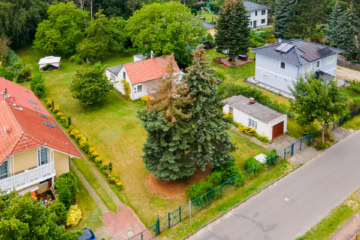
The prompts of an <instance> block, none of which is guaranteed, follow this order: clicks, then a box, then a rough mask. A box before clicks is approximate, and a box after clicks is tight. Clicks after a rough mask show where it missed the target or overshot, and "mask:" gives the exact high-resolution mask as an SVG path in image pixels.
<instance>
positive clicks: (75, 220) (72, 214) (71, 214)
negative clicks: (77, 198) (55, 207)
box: [66, 205, 81, 227]
mask: <svg viewBox="0 0 360 240" xmlns="http://www.w3.org/2000/svg"><path fill="white" fill-rule="evenodd" d="M80 220H81V210H80V208H79V207H78V205H72V206H71V207H70V209H69V211H68V213H67V218H66V226H70V227H75V226H76V225H78V224H79V222H80Z"/></svg>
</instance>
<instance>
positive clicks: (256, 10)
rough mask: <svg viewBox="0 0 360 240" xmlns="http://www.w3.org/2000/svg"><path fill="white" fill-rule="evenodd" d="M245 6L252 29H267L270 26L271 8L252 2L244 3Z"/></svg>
mask: <svg viewBox="0 0 360 240" xmlns="http://www.w3.org/2000/svg"><path fill="white" fill-rule="evenodd" d="M244 5H245V8H246V11H247V12H248V16H249V21H250V23H249V27H250V28H258V27H266V26H267V25H268V14H269V9H270V7H269V6H266V5H263V4H259V3H255V2H250V1H244Z"/></svg>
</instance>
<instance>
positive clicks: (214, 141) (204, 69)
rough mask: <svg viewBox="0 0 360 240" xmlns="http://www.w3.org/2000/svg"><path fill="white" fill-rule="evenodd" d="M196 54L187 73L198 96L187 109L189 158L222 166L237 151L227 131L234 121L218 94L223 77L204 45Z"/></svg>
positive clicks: (192, 91)
mask: <svg viewBox="0 0 360 240" xmlns="http://www.w3.org/2000/svg"><path fill="white" fill-rule="evenodd" d="M193 56H194V63H193V65H192V66H190V67H189V68H188V69H187V74H186V76H185V79H186V84H187V85H188V87H189V94H190V96H191V98H192V99H195V101H194V103H193V104H191V105H188V107H189V108H188V109H187V111H186V112H191V114H192V116H191V118H190V119H189V124H190V126H192V131H191V136H192V141H191V150H190V152H189V154H188V158H189V159H190V160H191V162H192V163H195V164H196V166H198V167H200V168H201V169H202V170H205V168H206V167H207V166H211V167H221V166H223V165H226V164H227V163H228V162H229V161H231V159H232V156H231V155H230V152H232V151H234V146H233V144H232V143H231V141H230V137H229V135H228V133H227V132H226V131H227V130H228V129H230V127H231V124H230V123H229V122H228V121H227V120H226V119H225V118H224V116H223V113H222V108H223V103H222V102H221V99H220V98H219V96H218V95H217V89H218V84H219V83H220V81H219V80H218V79H217V78H215V77H214V75H213V73H214V72H213V70H211V69H209V67H208V62H207V61H206V59H205V52H204V49H203V48H200V49H198V50H197V51H195V52H194V53H193Z"/></svg>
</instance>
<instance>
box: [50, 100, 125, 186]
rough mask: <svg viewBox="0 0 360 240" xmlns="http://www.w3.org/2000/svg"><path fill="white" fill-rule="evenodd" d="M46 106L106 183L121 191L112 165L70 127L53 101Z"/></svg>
mask: <svg viewBox="0 0 360 240" xmlns="http://www.w3.org/2000/svg"><path fill="white" fill-rule="evenodd" d="M46 106H47V107H48V108H49V110H50V111H51V112H53V113H54V114H55V116H56V118H57V119H58V120H59V122H60V123H61V125H62V126H63V127H65V128H66V129H67V131H68V132H69V134H70V136H71V137H72V138H73V139H75V141H76V142H77V144H78V145H79V147H80V148H81V149H82V150H83V151H84V152H85V153H86V154H87V155H88V157H89V159H90V160H92V161H94V162H95V165H96V166H97V167H98V168H99V169H100V170H101V172H102V173H103V174H104V175H105V176H106V178H107V180H108V182H109V183H110V184H113V185H115V186H116V187H117V188H118V189H120V190H121V189H122V188H123V184H122V182H121V181H120V176H117V175H116V174H114V173H113V172H112V163H111V162H108V161H106V160H104V159H103V158H102V157H101V156H100V154H99V152H98V151H97V150H96V149H95V147H93V146H92V145H91V144H90V143H89V141H88V139H87V138H86V137H85V136H84V135H83V134H81V133H80V131H79V130H78V129H76V128H75V126H74V125H72V123H71V117H70V116H69V117H66V116H65V115H64V113H63V112H61V111H60V107H59V106H58V105H55V104H54V101H51V100H48V101H47V104H46Z"/></svg>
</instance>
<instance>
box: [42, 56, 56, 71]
mask: <svg viewBox="0 0 360 240" xmlns="http://www.w3.org/2000/svg"><path fill="white" fill-rule="evenodd" d="M60 60H61V57H54V56H47V57H44V58H41V59H40V61H39V71H40V72H44V71H51V70H58V69H60Z"/></svg>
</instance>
